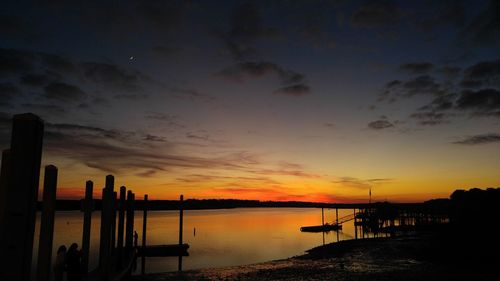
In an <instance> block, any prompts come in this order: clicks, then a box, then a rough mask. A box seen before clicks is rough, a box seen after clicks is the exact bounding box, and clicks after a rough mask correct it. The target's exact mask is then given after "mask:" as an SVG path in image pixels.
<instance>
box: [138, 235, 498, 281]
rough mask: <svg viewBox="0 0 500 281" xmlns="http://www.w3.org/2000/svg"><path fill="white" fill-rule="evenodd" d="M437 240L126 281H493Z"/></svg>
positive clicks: (351, 243)
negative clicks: (445, 250)
mask: <svg viewBox="0 0 500 281" xmlns="http://www.w3.org/2000/svg"><path fill="white" fill-rule="evenodd" d="M442 242H443V241H440V240H439V239H435V237H434V236H433V235H430V234H422V233H421V234H418V235H412V236H404V237H397V238H374V239H360V240H347V241H341V242H339V243H332V244H328V245H325V246H321V247H317V248H314V249H311V250H309V251H308V254H306V255H303V256H297V257H293V258H289V259H284V260H276V261H269V262H264V263H258V264H251V265H244V266H233V267H224V268H209V269H201V270H189V271H185V272H182V273H177V272H170V273H159V274H148V275H145V276H133V277H132V278H131V280H134V281H160V280H165V281H166V280H366V281H368V280H370V281H371V280H422V281H423V280H498V279H497V278H499V276H500V275H499V274H500V270H499V269H498V267H495V266H492V265H491V264H490V263H484V262H475V259H476V257H461V256H455V257H452V256H450V255H452V253H443V252H442V250H443V248H442V247H441V246H440V245H442V244H443V243H442ZM492 262H493V263H494V262H495V261H492Z"/></svg>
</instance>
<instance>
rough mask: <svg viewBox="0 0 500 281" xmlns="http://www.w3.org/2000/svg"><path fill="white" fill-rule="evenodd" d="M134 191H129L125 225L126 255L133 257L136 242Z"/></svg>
mask: <svg viewBox="0 0 500 281" xmlns="http://www.w3.org/2000/svg"><path fill="white" fill-rule="evenodd" d="M134 199H135V196H134V193H132V191H131V190H129V191H128V192H127V223H126V226H125V251H126V256H127V257H129V258H130V257H131V255H132V247H133V242H134Z"/></svg>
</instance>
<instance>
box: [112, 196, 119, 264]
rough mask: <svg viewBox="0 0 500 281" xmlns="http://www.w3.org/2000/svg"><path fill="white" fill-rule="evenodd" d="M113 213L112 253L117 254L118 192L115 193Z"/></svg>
mask: <svg viewBox="0 0 500 281" xmlns="http://www.w3.org/2000/svg"><path fill="white" fill-rule="evenodd" d="M112 197H113V199H112V202H113V203H112V209H113V210H112V212H111V253H112V254H113V255H115V254H116V250H115V247H116V210H117V209H118V200H117V194H116V191H114V192H113V196H112Z"/></svg>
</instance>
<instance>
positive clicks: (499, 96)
mask: <svg viewBox="0 0 500 281" xmlns="http://www.w3.org/2000/svg"><path fill="white" fill-rule="evenodd" d="M456 106H457V108H458V109H462V110H474V111H476V112H478V113H483V114H486V113H492V111H495V110H498V111H500V91H499V90H496V89H481V90H478V91H463V92H462V93H461V95H460V97H459V98H458V100H457V102H456Z"/></svg>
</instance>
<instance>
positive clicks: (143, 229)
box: [141, 194, 148, 275]
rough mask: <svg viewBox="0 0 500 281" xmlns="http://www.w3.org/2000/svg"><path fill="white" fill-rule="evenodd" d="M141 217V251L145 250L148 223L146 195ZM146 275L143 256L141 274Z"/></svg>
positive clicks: (143, 257)
mask: <svg viewBox="0 0 500 281" xmlns="http://www.w3.org/2000/svg"><path fill="white" fill-rule="evenodd" d="M143 208H144V210H143V216H142V241H141V242H142V243H141V244H142V249H145V248H146V230H147V221H148V195H147V194H146V195H144V202H143ZM145 273H146V257H145V256H144V255H143V256H142V257H141V274H142V275H144V274H145Z"/></svg>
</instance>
